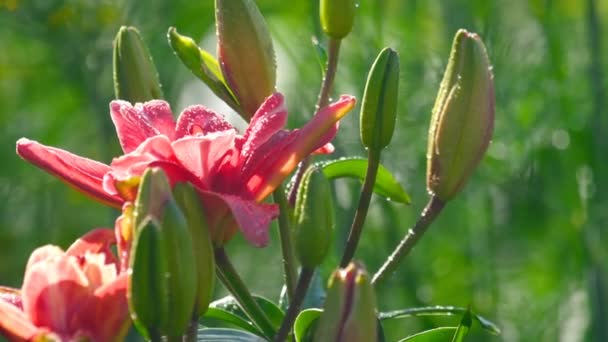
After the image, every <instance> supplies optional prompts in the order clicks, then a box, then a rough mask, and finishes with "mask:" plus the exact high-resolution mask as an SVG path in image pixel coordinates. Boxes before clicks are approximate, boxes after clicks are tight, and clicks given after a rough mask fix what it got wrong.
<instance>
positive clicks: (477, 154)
mask: <svg viewBox="0 0 608 342" xmlns="http://www.w3.org/2000/svg"><path fill="white" fill-rule="evenodd" d="M493 128H494V82H493V76H492V71H491V67H490V61H489V59H488V54H487V52H486V48H485V46H484V44H483V42H482V41H481V39H480V38H479V36H478V35H477V34H475V33H469V32H467V31H466V30H459V31H458V32H457V33H456V36H455V37H454V43H453V45H452V52H451V53H450V60H449V62H448V66H447V69H446V71H445V74H444V76H443V80H442V81H441V86H440V88H439V93H438V95H437V100H436V102H435V106H434V108H433V117H432V119H431V126H430V129H429V141H428V150H427V159H428V161H427V189H428V191H429V192H430V193H431V194H434V195H435V196H436V197H437V198H439V199H441V200H443V201H447V200H449V199H451V198H453V197H454V196H455V195H456V194H457V193H458V192H459V191H460V190H461V189H462V187H463V186H464V185H465V183H466V182H467V180H468V179H469V177H470V176H471V174H472V173H473V171H474V170H475V168H476V167H477V165H478V164H479V161H480V160H481V158H482V157H483V155H484V153H485V151H486V149H487V147H488V144H489V143H490V139H491V138H492V131H493Z"/></svg>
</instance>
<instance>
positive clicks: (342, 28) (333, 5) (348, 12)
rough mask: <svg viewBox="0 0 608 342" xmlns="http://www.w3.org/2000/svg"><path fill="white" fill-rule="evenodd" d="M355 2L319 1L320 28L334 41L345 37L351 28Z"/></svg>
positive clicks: (349, 0)
mask: <svg viewBox="0 0 608 342" xmlns="http://www.w3.org/2000/svg"><path fill="white" fill-rule="evenodd" d="M355 7H356V4H355V0H321V4H320V6H319V12H320V13H319V14H320V16H321V28H323V32H325V33H326V34H327V35H328V36H330V37H331V38H334V39H342V38H344V37H346V36H347V35H348V34H349V33H350V31H351V30H352V28H353V21H354V19H355Z"/></svg>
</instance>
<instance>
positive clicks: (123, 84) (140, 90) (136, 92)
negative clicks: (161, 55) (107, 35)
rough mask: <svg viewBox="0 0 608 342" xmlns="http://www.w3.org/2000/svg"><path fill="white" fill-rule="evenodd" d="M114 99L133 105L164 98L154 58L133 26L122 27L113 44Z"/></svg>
mask: <svg viewBox="0 0 608 342" xmlns="http://www.w3.org/2000/svg"><path fill="white" fill-rule="evenodd" d="M114 95H115V96H116V98H117V99H122V100H127V101H130V102H134V103H135V102H145V101H148V100H152V99H162V98H163V92H162V90H161V87H160V81H159V79H158V72H157V71H156V67H155V66H154V62H153V61H152V56H151V55H150V52H149V51H148V48H147V47H146V45H145V44H144V41H143V40H142V39H141V36H140V35H139V31H137V29H136V28H134V27H131V26H123V27H121V28H120V30H118V34H117V35H116V39H115V40H114Z"/></svg>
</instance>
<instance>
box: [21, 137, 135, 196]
mask: <svg viewBox="0 0 608 342" xmlns="http://www.w3.org/2000/svg"><path fill="white" fill-rule="evenodd" d="M17 154H18V155H19V156H20V157H21V158H23V159H25V160H26V161H28V162H30V163H32V164H34V165H36V166H38V167H39V168H41V169H43V170H45V171H46V172H48V173H50V174H52V175H53V176H55V177H57V178H59V179H61V180H63V181H64V182H66V183H67V184H68V185H70V186H72V187H74V188H75V189H76V190H78V191H80V192H82V193H84V194H86V195H89V196H91V197H93V198H94V199H96V200H98V201H101V202H102V203H104V204H107V205H110V206H113V207H118V208H120V205H121V204H122V202H123V200H122V199H121V198H120V197H118V196H115V195H111V194H108V193H106V192H105V191H104V190H103V186H102V184H103V176H104V174H106V173H107V172H108V171H110V167H109V166H108V165H105V164H102V163H100V162H97V161H94V160H91V159H87V158H83V157H79V156H77V155H75V154H72V153H70V152H67V151H64V150H61V149H58V148H54V147H50V146H45V145H42V144H40V143H38V142H36V141H33V140H29V139H26V138H21V139H19V140H18V141H17Z"/></svg>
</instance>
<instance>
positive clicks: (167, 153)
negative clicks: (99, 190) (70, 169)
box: [103, 135, 177, 196]
mask: <svg viewBox="0 0 608 342" xmlns="http://www.w3.org/2000/svg"><path fill="white" fill-rule="evenodd" d="M156 161H163V162H173V163H177V159H176V158H175V155H174V154H173V148H172V147H171V142H170V141H169V138H167V137H166V136H164V135H157V136H154V137H151V138H149V139H147V140H146V141H144V142H143V144H141V145H140V146H139V147H138V148H137V149H135V150H134V151H133V152H131V153H129V154H125V155H123V156H120V157H118V158H114V160H113V161H112V164H111V166H112V170H111V171H110V172H108V173H107V174H106V175H105V176H104V178H103V189H104V191H106V192H107V193H109V194H112V195H116V196H118V193H119V191H118V190H117V189H116V182H117V181H125V180H128V179H130V178H132V177H138V176H141V175H142V174H143V173H144V171H145V170H146V168H147V167H149V166H150V164H152V163H154V162H156Z"/></svg>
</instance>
